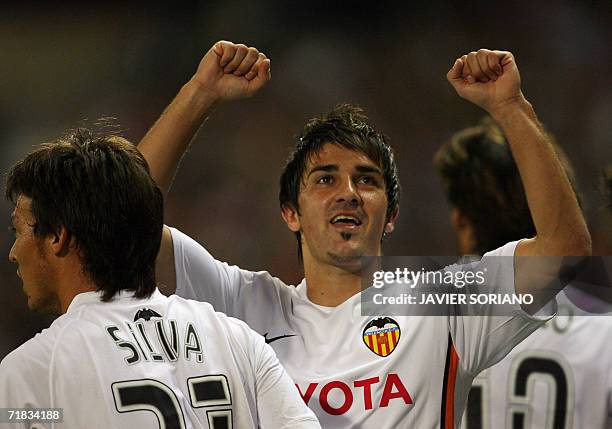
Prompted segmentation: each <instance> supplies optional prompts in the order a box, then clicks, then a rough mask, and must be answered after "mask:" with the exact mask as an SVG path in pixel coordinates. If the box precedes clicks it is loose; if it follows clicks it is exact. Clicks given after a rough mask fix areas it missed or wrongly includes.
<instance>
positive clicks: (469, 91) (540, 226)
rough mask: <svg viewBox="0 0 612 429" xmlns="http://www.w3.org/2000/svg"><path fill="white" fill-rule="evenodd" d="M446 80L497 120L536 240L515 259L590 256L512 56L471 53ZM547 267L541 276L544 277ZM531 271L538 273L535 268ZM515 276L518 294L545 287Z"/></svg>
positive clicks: (559, 169)
mask: <svg viewBox="0 0 612 429" xmlns="http://www.w3.org/2000/svg"><path fill="white" fill-rule="evenodd" d="M447 78H448V80H449V82H450V83H451V85H453V87H454V88H455V90H456V91H457V93H458V94H459V96H461V97H462V98H464V99H466V100H468V101H471V102H472V103H474V104H476V105H478V106H480V107H481V108H483V109H484V110H486V111H487V112H488V113H489V114H490V115H491V116H492V117H493V118H494V119H495V120H496V121H497V123H498V124H499V125H500V126H501V128H502V129H503V131H504V133H505V135H506V137H507V139H508V142H509V144H510V147H511V150H512V154H513V156H514V159H515V161H516V164H517V167H518V170H519V173H520V175H521V179H522V181H523V186H524V188H525V194H526V196H527V202H528V204H529V210H530V212H531V216H532V218H533V221H534V224H535V227H536V237H535V238H532V239H529V240H523V241H521V242H520V244H519V246H518V247H517V250H516V254H515V256H518V257H522V256H551V257H562V256H588V255H590V253H591V236H590V234H589V231H588V229H587V227H586V223H585V221H584V218H583V216H582V212H581V210H580V207H579V206H578V202H577V200H576V196H575V195H574V192H573V190H572V188H571V186H570V183H569V180H568V179H567V176H566V175H565V172H564V171H563V168H562V167H561V164H560V163H559V160H558V159H557V156H556V154H555V151H554V149H553V147H552V145H551V144H550V142H549V141H548V140H547V138H546V134H545V133H544V131H543V129H542V126H541V125H540V123H539V121H538V119H537V117H536V114H535V112H534V110H533V108H532V106H531V104H530V103H529V102H528V101H527V100H526V99H525V97H524V96H523V93H522V92H521V78H520V74H519V71H518V68H517V66H516V62H515V60H514V56H513V55H512V54H511V53H510V52H504V51H489V50H486V49H481V50H479V51H478V52H471V53H470V54H468V55H464V56H463V57H461V58H458V59H457V60H456V61H455V64H454V65H453V67H452V68H451V70H450V71H449V72H448V74H447ZM524 259H525V258H524ZM532 260H533V261H535V259H534V258H532ZM542 262H543V258H540V259H539V261H538V262H534V263H535V264H536V265H538V266H540V267H541V263H542ZM549 268H550V267H548V268H547V269H546V270H545V271H546V272H547V273H549V274H550V271H549ZM556 268H558V266H557V267H556ZM536 271H538V272H539V274H543V273H542V270H541V269H537V270H536ZM526 273H527V274H529V275H528V276H527V275H525V274H526ZM516 274H517V282H516V290H517V292H518V293H532V292H536V291H537V289H541V287H542V286H543V285H545V284H546V282H545V281H544V282H543V281H533V278H534V277H533V276H532V275H531V274H532V272H531V270H530V269H524V268H522V266H521V264H517V266H516ZM527 277H529V278H527ZM538 286H539V287H538ZM555 292H556V291H555ZM553 295H554V294H553ZM550 297H551V296H548V298H550Z"/></svg>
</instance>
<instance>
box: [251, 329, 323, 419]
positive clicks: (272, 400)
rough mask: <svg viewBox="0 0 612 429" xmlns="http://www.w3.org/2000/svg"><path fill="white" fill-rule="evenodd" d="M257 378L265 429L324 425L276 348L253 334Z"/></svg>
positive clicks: (253, 354)
mask: <svg viewBox="0 0 612 429" xmlns="http://www.w3.org/2000/svg"><path fill="white" fill-rule="evenodd" d="M250 334H251V335H250V337H251V338H250V340H251V342H252V344H251V346H252V349H253V353H252V356H253V362H252V364H253V365H254V366H255V368H254V370H255V371H254V372H255V377H256V386H257V387H256V391H257V412H258V415H259V424H260V426H261V427H262V428H300V429H316V428H320V427H321V426H320V424H319V422H318V420H317V418H316V417H315V415H314V413H313V412H312V411H311V410H310V409H309V408H308V407H307V406H306V404H305V403H304V400H303V399H302V398H301V396H300V394H299V392H298V390H297V388H296V387H295V384H294V383H293V381H292V380H291V378H290V377H289V374H287V372H286V371H285V369H284V368H283V367H282V366H281V364H280V362H279V361H278V358H277V357H276V355H275V354H274V351H273V350H272V347H270V346H269V345H268V344H266V343H265V341H264V339H263V338H262V337H261V336H260V335H257V334H255V333H254V332H252V331H251V332H250Z"/></svg>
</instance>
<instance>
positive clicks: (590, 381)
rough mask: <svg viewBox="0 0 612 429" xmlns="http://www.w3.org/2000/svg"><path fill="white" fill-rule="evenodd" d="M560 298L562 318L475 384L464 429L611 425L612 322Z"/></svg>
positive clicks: (518, 348) (563, 295)
mask: <svg viewBox="0 0 612 429" xmlns="http://www.w3.org/2000/svg"><path fill="white" fill-rule="evenodd" d="M557 300H558V302H559V315H558V316H556V317H555V318H554V319H552V320H550V321H549V322H548V323H547V324H546V325H545V326H543V327H542V328H540V329H539V330H538V331H536V332H534V333H533V334H532V335H531V336H530V337H528V338H527V339H525V340H524V341H523V342H522V343H521V344H519V345H518V346H517V347H516V348H514V349H513V350H512V351H511V352H510V353H509V354H508V356H506V358H504V359H503V360H502V361H501V362H499V363H498V364H496V365H494V366H492V367H491V368H489V369H487V370H486V371H484V372H483V373H481V374H480V375H479V376H478V377H477V378H476V379H475V380H474V384H473V386H472V389H471V390H470V396H469V400H468V406H467V409H466V412H465V414H464V424H463V426H462V427H463V429H474V428H485V429H486V428H512V427H522V428H525V429H529V428H546V427H551V428H552V427H554V428H578V427H580V428H593V429H595V428H607V427H611V425H612V414H611V413H612V402H611V401H612V372H611V369H612V359H611V358H612V344H611V343H610V341H609V339H610V337H611V336H612V318H610V316H609V315H608V316H606V315H601V316H595V315H588V314H587V313H585V312H583V311H581V310H580V309H579V308H577V307H576V306H574V305H573V304H572V303H571V301H569V300H568V299H567V297H566V296H565V294H564V293H561V294H559V295H558V296H557Z"/></svg>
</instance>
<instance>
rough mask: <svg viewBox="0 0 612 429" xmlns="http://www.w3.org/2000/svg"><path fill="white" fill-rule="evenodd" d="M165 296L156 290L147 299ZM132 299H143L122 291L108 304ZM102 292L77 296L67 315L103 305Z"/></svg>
mask: <svg viewBox="0 0 612 429" xmlns="http://www.w3.org/2000/svg"><path fill="white" fill-rule="evenodd" d="M163 296H164V295H162V293H161V292H160V291H159V289H157V288H155V291H154V292H153V295H151V297H150V298H147V300H149V299H154V298H158V297H163ZM130 299H141V298H134V292H133V291H129V290H122V291H119V292H118V293H117V294H116V295H115V296H114V297H113V299H112V300H110V301H108V303H114V302H118V301H126V300H130ZM102 302H103V301H102V292H82V293H80V294H78V295H77V296H75V297H74V298H73V300H72V302H71V303H70V305H69V306H68V309H67V310H66V314H69V313H71V312H75V311H76V310H77V309H78V308H80V307H83V306H85V305H89V304H99V303H102Z"/></svg>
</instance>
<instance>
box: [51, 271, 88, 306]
mask: <svg viewBox="0 0 612 429" xmlns="http://www.w3.org/2000/svg"><path fill="white" fill-rule="evenodd" d="M96 290H97V287H96V285H95V283H93V282H92V281H91V280H90V279H89V278H88V277H87V276H86V275H85V274H84V273H83V270H82V269H81V268H79V269H65V270H62V272H61V276H60V285H59V288H58V290H57V298H58V301H59V304H60V311H61V314H64V313H66V311H67V310H68V307H69V306H70V303H72V300H73V299H74V297H75V296H77V295H78V294H80V293H84V292H94V291H96Z"/></svg>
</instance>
